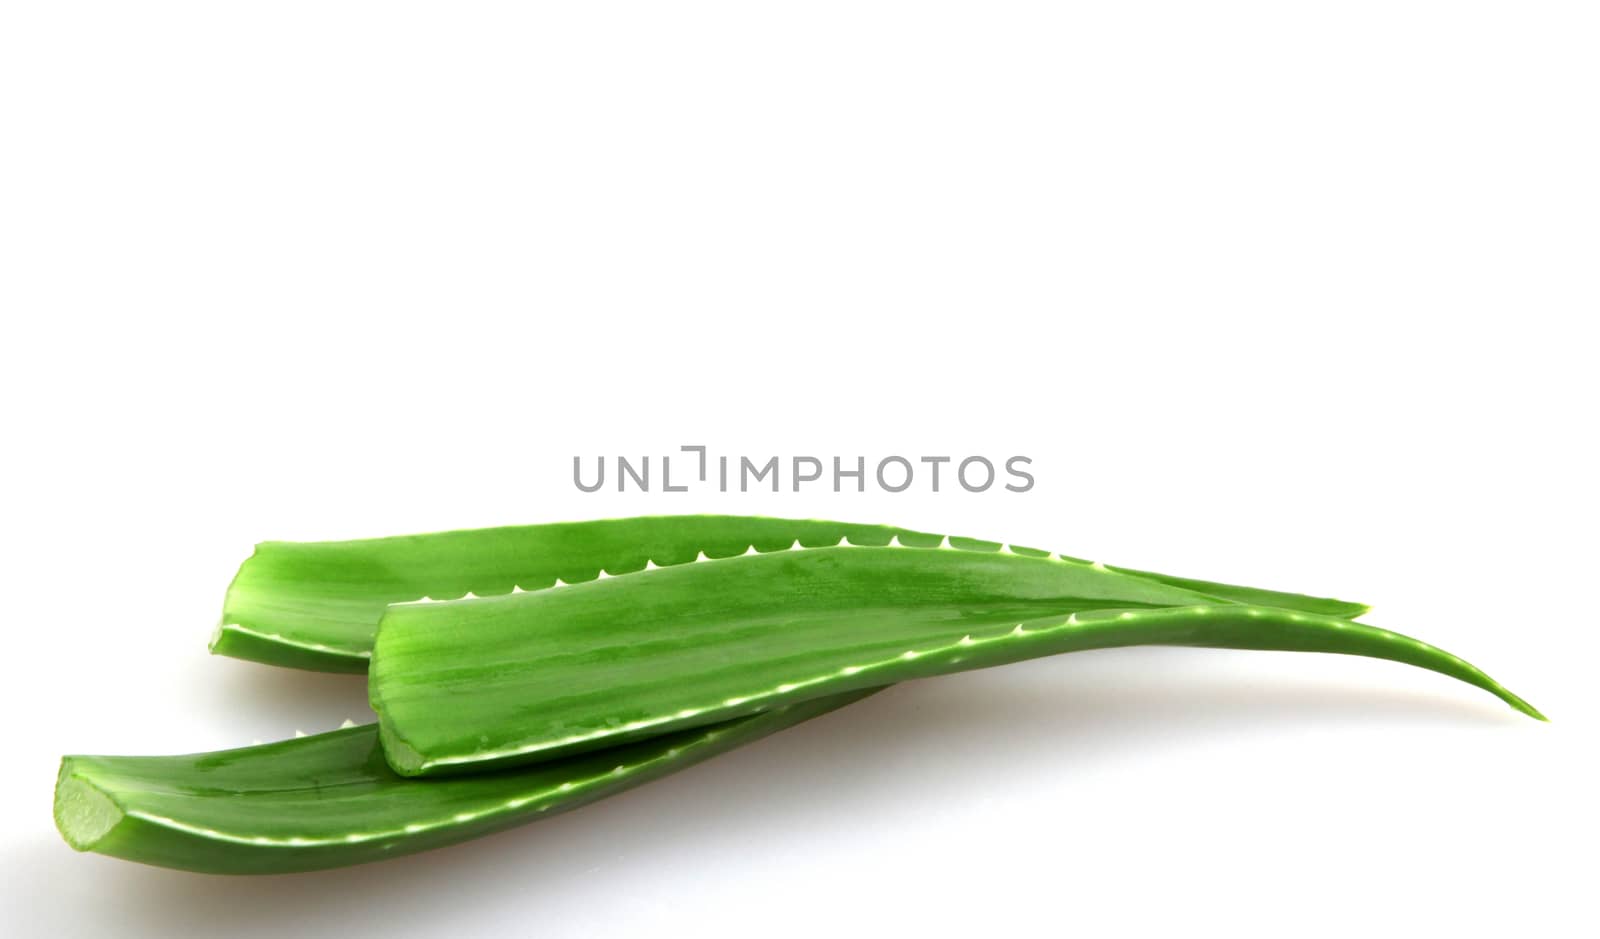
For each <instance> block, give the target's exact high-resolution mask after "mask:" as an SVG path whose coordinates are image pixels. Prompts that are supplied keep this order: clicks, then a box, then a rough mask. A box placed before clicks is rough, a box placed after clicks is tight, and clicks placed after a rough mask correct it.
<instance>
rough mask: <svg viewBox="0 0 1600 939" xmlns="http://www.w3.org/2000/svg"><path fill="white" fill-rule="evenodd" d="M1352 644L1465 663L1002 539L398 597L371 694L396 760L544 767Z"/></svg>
mask: <svg viewBox="0 0 1600 939" xmlns="http://www.w3.org/2000/svg"><path fill="white" fill-rule="evenodd" d="M1126 645H1200V646H1218V647H1228V648H1247V649H1285V650H1303V651H1321V652H1344V653H1349V654H1355V655H1366V656H1374V657H1378V658H1388V659H1393V660H1396V661H1401V662H1407V663H1409V664H1413V665H1417V666H1420V667H1423V668H1428V669H1432V670H1434V671H1439V672H1442V673H1444V674H1448V675H1452V676H1454V677H1457V678H1460V679H1461V680H1463V681H1467V682H1470V683H1472V684H1475V685H1478V686H1479V687H1483V688H1485V689H1487V690H1489V691H1491V692H1493V693H1495V694H1497V695H1500V696H1501V697H1502V698H1504V699H1505V700H1507V701H1508V702H1510V703H1511V704H1513V706H1516V707H1519V708H1521V709H1524V710H1526V711H1528V712H1529V713H1536V712H1533V711H1532V709H1531V708H1528V707H1527V705H1526V704H1524V703H1522V702H1521V701H1520V699H1517V698H1515V696H1513V695H1511V694H1510V693H1509V692H1506V691H1505V690H1504V689H1503V688H1501V687H1500V686H1499V685H1497V684H1495V683H1494V682H1492V681H1491V680H1490V679H1489V678H1488V677H1487V676H1485V675H1483V673H1482V672H1480V671H1478V670H1477V669H1475V668H1473V667H1471V666H1469V665H1467V664H1466V663H1464V662H1461V660H1459V659H1457V658H1455V657H1454V656H1452V655H1449V654H1448V653H1445V652H1442V651H1440V650H1438V649H1434V648H1433V647H1431V646H1427V645H1425V644H1422V643H1419V642H1417V641H1415V640H1412V639H1409V638H1406V637H1403V636H1398V635H1395V634H1393V633H1389V632H1386V631H1384V630H1379V629H1374V628H1373V627H1370V626H1365V625H1361V624H1357V623H1353V622H1350V621H1348V620H1344V619H1338V618H1334V617H1328V616H1323V615H1320V614H1318V613H1315V612H1308V611H1293V610H1285V609H1280V608H1269V607H1260V606H1255V605H1247V604H1240V603H1230V602H1228V601H1226V600H1223V599H1219V598H1217V597H1215V596H1213V595H1210V594H1207V593H1203V592H1201V591H1199V590H1195V589H1192V588H1188V587H1184V586H1180V585H1178V584H1176V583H1170V582H1167V581H1165V580H1154V579H1151V578H1149V577H1147V576H1141V575H1137V574H1132V573H1124V572H1120V571H1115V570H1112V569H1109V568H1107V567H1105V566H1103V565H1100V564H1089V563H1085V562H1082V561H1077V560H1062V559H1057V558H1050V557H1043V558H1041V557H1037V556H1031V555H1029V554H1018V553H1015V552H1009V551H1004V550H961V549H957V548H953V547H949V548H907V547H893V546H890V547H832V548H816V549H808V550H789V551H779V552H774V553H770V554H754V555H749V554H747V555H743V556H738V557H733V558H727V559H722V560H704V561H699V562H696V563H691V564H684V565H681V566H678V567H670V568H662V569H659V570H651V571H645V572H641V573H638V574H634V575H630V576H627V577H616V578H609V579H604V580H596V581H590V582H587V583H580V584H574V585H569V586H565V587H562V588H559V589H555V590H543V591H539V592H536V593H524V594H514V595H508V596H503V597H495V598H485V599H474V600H462V601H457V602H453V603H417V604H406V605H397V606H392V607H390V608H389V609H388V611H387V612H386V613H385V614H384V616H383V619H382V622H381V624H380V626H379V629H378V636H377V642H376V646H375V648H374V652H373V660H372V669H371V673H370V678H371V681H370V686H369V687H370V692H371V700H372V705H373V708H374V710H376V711H377V712H378V714H379V724H380V728H381V733H382V740H383V745H384V750H385V753H386V754H387V756H388V759H389V762H390V765H391V766H392V767H394V768H395V769H396V770H397V771H398V772H400V773H402V774H405V775H440V774H446V773H451V772H463V771H478V770H483V769H486V768H492V767H499V766H511V765H521V764H527V763H535V762H538V761H541V760H545V759H551V758H554V757H558V756H562V755H566V754H571V753H578V752H583V751H585V750H588V749H592V748H597V747H606V746H614V745H616V744H618V743H622V742H626V741H630V740H636V739H642V738H645V737H648V736H651V735H654V734H659V733H664V732H670V731H673V730H678V729H682V728H686V727H693V726H697V725H699V724H703V723H709V722H717V721H723V720H727V719H729V718H732V717H737V716H740V715H745V714H751V713H755V712H758V711H760V710H762V709H765V708H770V707H773V706H776V705H780V704H785V703H789V702H793V701H799V700H806V699H809V698H812V697H816V696H819V695H827V694H835V693H839V692H843V691H848V690H851V689H856V688H864V687H869V686H880V685H885V684H889V683H893V682H898V681H904V680H906V679H911V678H921V677H927V676H931V675H938V674H944V673H947V672H954V671H962V670H966V669H972V668H981V667H985V666H989V665H999V664H1004V663H1006V662H1013V661H1018V660H1020V659H1026V658H1033V657H1036V656H1041V655H1049V654H1054V653H1059V652H1070V651H1075V650H1079V649H1097V648H1109V647H1114V646H1126Z"/></svg>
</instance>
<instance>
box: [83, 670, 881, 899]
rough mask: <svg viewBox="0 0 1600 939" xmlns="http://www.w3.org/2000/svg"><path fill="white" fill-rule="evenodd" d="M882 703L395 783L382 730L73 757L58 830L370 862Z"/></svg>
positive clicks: (171, 859) (183, 857)
mask: <svg viewBox="0 0 1600 939" xmlns="http://www.w3.org/2000/svg"><path fill="white" fill-rule="evenodd" d="M870 693H871V691H867V692H865V693H862V692H853V693H847V694H843V695H836V696H831V697H828V698H823V699H817V700H813V701H808V702H804V703H800V704H797V705H795V706H794V707H791V708H785V709H780V710H772V711H767V712H764V713H762V714H758V715H755V716H752V717H745V718H740V719H737V720H733V721H729V722H725V723H721V724H716V725H711V726H707V727H700V728H695V729H692V730H686V731H680V732H678V733H674V734H669V735H666V736H660V737H653V738H651V739H649V740H645V741H642V742H639V743H634V744H630V745H627V746H622V747H617V748H613V749H610V750H603V751H596V752H592V753H587V754H583V755H581V756H575V757H571V758H569V759H565V760H557V761H553V762H548V763H541V764H539V765H538V766H534V767H529V768H526V769H520V770H513V771H511V772H504V773H489V774H482V775H476V776H461V777H454V778H451V779H441V780H416V779H404V778H402V777H400V776H396V775H395V774H394V773H393V772H392V771H391V770H390V769H389V767H388V765H387V764H386V763H385V762H384V759H383V755H382V753H381V751H380V750H379V746H378V734H377V728H376V726H375V725H371V724H368V725H366V726H363V727H354V728H350V729H348V730H338V731H334V732H332V733H326V734H317V735H314V736H310V737H301V738H297V739H293V740H285V741H283V742H281V743H273V744H267V745H265V746H255V747H247V748H244V749H239V750H224V751H221V752H217V753H201V754H195V755H192V756H69V757H66V758H65V759H63V760H62V762H61V774H60V777H59V779H58V781H57V783H56V797H55V818H56V826H57V827H58V828H59V829H60V830H61V834H62V836H63V837H65V838H66V840H67V842H68V843H69V844H71V845H72V846H73V847H74V848H76V849H78V850H80V851H96V852H99V853H101V854H107V855H111V856H113V857H119V858H125V859H127V860H130V861H139V862H142V863H145V864H155V865H159V866H161V867H173V868H178V869H181V870H190V871H202V872H205V873H215V874H277V873H287V872H292V871H308V870H318V869H321V868H328V867H340V866H344V865H348V864H361V863H364V862H367V861H377V860H383V859H385V858H391V857H397V856H399V855H402V854H411V853H413V852H417V851H424V850H427V849H429V848H437V847H442V846H444V845H448V844H455V843H457V842H460V841H465V840H467V839H469V838H475V837H478V836H480V835H485V834H489V833H490V832H495V831H500V830H502V829H506V828H510V827H513V826H516V825H521V824H523V823H526V822H529V821H532V820H535V819H538V818H543V817H546V816H550V815H555V814H559V813H561V812H564V811H567V810H569V809H573V808H577V807H578V806H581V805H585V804H587V803H590V802H594V801H597V800H599V799H603V798H605V797H606V796H609V795H613V794H615V793H618V792H621V791H623V790H625V789H630V788H632V787H634V786H638V785H640V784H642V783H645V782H648V781H650V780H653V779H658V778H660V777H662V776H665V775H668V774H670V773H673V772H676V771H678V770H680V769H684V768H686V767H689V766H692V765H694V764H696V763H699V762H701V761H702V760H705V759H708V758H710V757H712V756H715V755H717V754H719V753H725V752H727V751H728V750H731V749H734V748H735V747H738V746H741V745H743V744H746V743H749V742H751V741H754V740H757V739H759V738H761V737H765V736H767V735H769V734H772V733H776V732H777V731H779V730H783V729H784V728H787V727H792V726H794V725H795V724H798V723H801V722H803V721H805V720H809V719H810V718H812V717H816V716H818V715H820V714H823V713H826V712H828V711H831V710H833V709H835V708H838V707H842V706H844V705H845V704H849V703H851V702H853V701H855V700H858V699H860V698H862V697H864V696H865V694H870Z"/></svg>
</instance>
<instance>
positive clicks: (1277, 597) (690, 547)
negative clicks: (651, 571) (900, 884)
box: [211, 515, 1367, 673]
mask: <svg viewBox="0 0 1600 939" xmlns="http://www.w3.org/2000/svg"><path fill="white" fill-rule="evenodd" d="M841 539H848V541H849V543H850V544H853V545H864V546H882V545H889V544H891V543H893V544H899V545H906V546H913V547H933V546H936V545H939V544H941V543H942V542H943V541H944V539H943V536H941V535H935V534H929V533H927V532H918V531H913V530H911V529H906V528H894V527H890V526H885V525H859V524H853V523H849V522H834V521H819V520H807V519H784V518H762V517H756V516H737V515H664V516H644V517H640V518H623V519H602V520H598V521H586V522H561V523H555V524H547V525H522V526H512V527H505V528H485V529H476V530H468V531H447V532H437V533H433V534H425V535H403V536H398V537H391V538H370V539H363V540H358V541H325V542H303V543H302V542H284V541H268V542H263V543H262V544H260V545H258V546H257V547H256V550H255V553H254V554H253V555H252V556H251V557H250V558H249V559H247V560H246V561H245V562H244V563H243V564H242V565H241V566H240V568H239V573H238V575H237V576H236V577H235V578H234V580H233V584H232V585H231V586H230V587H229V589H228V594H227V598H226V600H225V601H224V604H223V614H222V622H221V625H220V626H219V628H218V630H217V634H216V637H215V638H214V639H213V641H212V644H211V649H212V651H213V652H215V653H217V654H219V655H229V656H234V657H236V658H242V659H250V660H252V661H257V662H265V663H268V664H271V665H283V666H288V667H292V668H308V669H316V670H320V671H334V672H355V673H364V672H366V670H367V660H368V658H369V657H370V655H371V652H372V639H373V633H374V631H375V630H376V628H377V625H378V620H379V618H380V617H381V616H382V615H383V611H384V607H386V606H387V605H388V604H390V603H401V602H408V601H414V600H419V599H421V598H423V597H428V598H431V599H435V600H449V599H456V598H460V597H464V596H466V595H467V594H469V593H471V594H474V595H476V596H495V595H501V594H509V593H514V592H523V591H534V590H541V589H544V588H547V587H550V586H553V585H554V584H555V583H556V582H557V581H558V579H559V581H560V582H562V583H566V584H573V583H581V582H586V581H591V580H595V579H597V578H599V577H600V576H601V572H602V571H603V572H605V574H606V575H619V574H627V573H631V572H635V571H641V570H644V569H646V568H647V567H655V566H660V567H670V566H675V565H680V564H686V563H689V562H691V561H694V560H695V559H696V558H699V557H701V556H704V557H707V558H713V559H715V558H726V557H731V556H735V555H740V554H745V553H747V552H749V551H755V552H757V553H769V552H776V551H784V550H788V549H790V548H792V547H794V546H795V545H799V546H800V547H801V548H814V547H832V546H837V545H838V544H839V543H840V540H841ZM949 544H950V545H951V546H952V547H956V548H960V549H964V550H972V551H984V552H992V551H998V550H1000V548H1001V546H1000V545H999V543H997V542H987V541H977V540H974V539H964V538H951V539H950V540H949ZM1010 550H1012V551H1014V552H1015V553H1017V554H1031V555H1034V556H1039V557H1043V556H1046V555H1047V554H1048V552H1045V551H1039V550H1036V549H1031V548H1013V549H1010ZM1126 573H1133V574H1137V576H1139V577H1142V578H1145V579H1148V580H1152V581H1156V582H1164V583H1170V584H1173V585H1175V586H1180V587H1184V588H1186V589H1189V590H1193V591H1196V592H1200V593H1205V594H1207V595H1209V596H1212V597H1214V598H1217V599H1222V600H1233V601H1239V602H1247V603H1254V604H1258V605H1262V606H1280V607H1284V608H1286V609H1298V610H1304V611H1306V612H1314V613H1323V614H1326V615H1329V616H1344V617H1352V616H1358V615H1360V614H1361V613H1363V612H1365V611H1366V609H1367V607H1365V606H1363V605H1361V604H1356V603H1346V602H1344V601H1340V600H1325V599H1321V598H1316V597H1306V596H1301V595H1299V594H1293V593H1281V592H1277V591H1270V590H1257V589H1254V588H1249V587H1238V586H1234V585H1230V584H1218V583H1212V582H1209V581H1199V580H1190V579H1186V578H1175V577H1170V576H1168V575H1165V574H1156V573H1151V572H1145V571H1127V572H1126Z"/></svg>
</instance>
